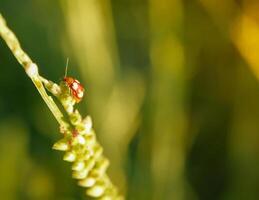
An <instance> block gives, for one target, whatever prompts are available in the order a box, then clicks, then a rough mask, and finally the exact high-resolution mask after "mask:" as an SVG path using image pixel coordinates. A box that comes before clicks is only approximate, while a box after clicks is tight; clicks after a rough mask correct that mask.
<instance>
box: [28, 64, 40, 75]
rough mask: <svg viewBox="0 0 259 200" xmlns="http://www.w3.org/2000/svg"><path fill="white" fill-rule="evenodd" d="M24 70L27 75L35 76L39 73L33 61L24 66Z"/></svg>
mask: <svg viewBox="0 0 259 200" xmlns="http://www.w3.org/2000/svg"><path fill="white" fill-rule="evenodd" d="M25 71H26V73H27V75H28V76H29V77H31V78H32V77H35V76H38V75H39V72H38V67H37V65H36V64H35V63H31V64H30V65H27V66H26V68H25Z"/></svg>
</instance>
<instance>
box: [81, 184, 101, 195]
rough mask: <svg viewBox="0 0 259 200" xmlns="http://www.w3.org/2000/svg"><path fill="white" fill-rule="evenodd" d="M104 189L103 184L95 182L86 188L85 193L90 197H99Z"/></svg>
mask: <svg viewBox="0 0 259 200" xmlns="http://www.w3.org/2000/svg"><path fill="white" fill-rule="evenodd" d="M104 191H105V186H104V184H96V185H94V186H93V187H92V188H89V189H87V191H86V193H87V194H88V195H89V196H92V197H100V196H102V195H103V193H104Z"/></svg>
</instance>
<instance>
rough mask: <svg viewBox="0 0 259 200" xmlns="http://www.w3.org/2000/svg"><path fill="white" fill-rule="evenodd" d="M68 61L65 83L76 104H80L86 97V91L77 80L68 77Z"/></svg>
mask: <svg viewBox="0 0 259 200" xmlns="http://www.w3.org/2000/svg"><path fill="white" fill-rule="evenodd" d="M68 61H69V60H68V59H67V65H66V72H65V77H64V78H63V81H65V82H66V84H67V86H68V87H69V89H70V92H71V94H72V96H73V98H74V99H75V101H76V103H79V102H80V101H81V100H82V98H83V96H84V91H85V89H84V87H83V86H82V85H81V83H80V82H79V81H78V80H77V79H74V78H72V77H68V76H67V66H68Z"/></svg>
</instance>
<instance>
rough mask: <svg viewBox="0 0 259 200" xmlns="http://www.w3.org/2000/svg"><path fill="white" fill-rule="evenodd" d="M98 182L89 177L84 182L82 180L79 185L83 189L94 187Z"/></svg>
mask: <svg viewBox="0 0 259 200" xmlns="http://www.w3.org/2000/svg"><path fill="white" fill-rule="evenodd" d="M95 182H96V179H95V178H92V177H87V178H85V179H83V180H80V181H79V182H78V185H80V186H82V187H92V186H93V185H94V184H95Z"/></svg>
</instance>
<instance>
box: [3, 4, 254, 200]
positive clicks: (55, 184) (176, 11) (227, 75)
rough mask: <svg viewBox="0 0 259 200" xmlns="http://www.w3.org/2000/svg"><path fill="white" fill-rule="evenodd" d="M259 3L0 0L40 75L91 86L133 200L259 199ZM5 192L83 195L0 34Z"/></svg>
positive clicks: (8, 199) (92, 104) (50, 197)
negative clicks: (66, 71) (69, 78)
mask: <svg viewBox="0 0 259 200" xmlns="http://www.w3.org/2000/svg"><path fill="white" fill-rule="evenodd" d="M258 11H259V2H258V1H257V0H131V1H119V0H73V1H72V0H59V1H51V0H20V1H18V0H1V1H0V12H1V13H2V14H3V16H4V17H5V18H6V20H7V22H8V24H9V26H10V27H11V28H12V30H13V31H14V32H15V33H16V34H17V36H18V38H19V40H20V42H21V44H22V46H23V48H24V49H25V51H26V52H27V53H28V54H29V55H30V56H31V58H32V59H33V60H34V61H35V62H36V63H37V64H38V65H39V67H40V73H41V74H42V75H43V76H45V77H47V78H48V79H50V80H53V81H56V82H59V81H60V80H61V78H62V77H63V75H64V68H65V63H66V58H67V57H69V58H70V64H69V75H70V76H73V77H76V78H78V79H79V80H80V81H81V82H82V83H83V85H84V86H85V89H86V95H85V98H84V99H83V101H82V102H81V103H80V105H79V108H80V110H81V112H82V113H83V114H84V115H87V114H90V115H91V116H92V118H93V121H94V128H95V130H96V132H97V136H98V138H99V140H100V142H101V144H102V145H103V146H104V148H105V154H106V155H107V156H108V157H109V159H110V161H111V166H110V168H109V174H110V176H111V177H112V180H113V181H114V183H115V184H117V185H118V186H119V188H120V190H121V192H122V193H124V194H125V196H126V198H127V199H132V200H149V199H150V200H257V199H259V84H258V80H259V12H258ZM0 90H1V94H0V199H3V200H16V199H17V200H20V199H21V200H23V199H26V200H27V199H28V200H80V199H85V196H84V190H83V189H81V188H79V187H78V186H77V185H76V181H75V180H72V178H71V170H70V164H69V163H65V162H64V161H62V154H61V153H59V152H56V151H53V150H52V149H51V146H52V144H53V143H54V142H55V141H56V140H57V139H59V138H60V137H61V135H60V134H59V132H58V130H59V127H58V124H57V122H56V121H55V119H54V117H53V116H52V115H51V113H50V111H49V110H48V109H47V106H46V105H45V104H44V103H43V100H42V99H41V98H40V96H39V94H38V93H37V91H36V89H35V87H34V86H33V84H32V83H31V81H30V80H29V78H28V77H27V76H26V75H25V73H24V71H23V69H22V67H21V66H19V64H18V63H17V61H16V60H15V58H14V57H13V55H12V54H11V52H10V50H9V49H8V48H7V46H6V44H5V43H4V42H3V40H0Z"/></svg>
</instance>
